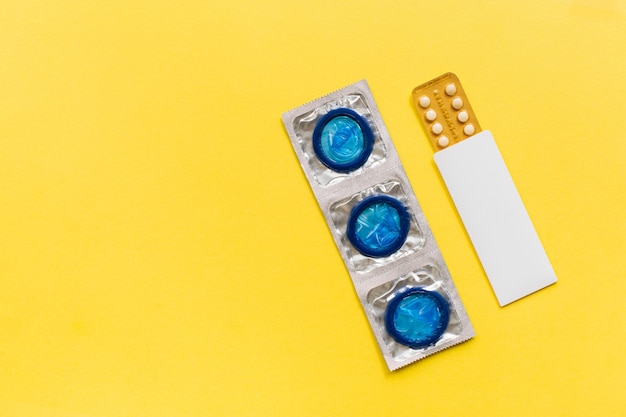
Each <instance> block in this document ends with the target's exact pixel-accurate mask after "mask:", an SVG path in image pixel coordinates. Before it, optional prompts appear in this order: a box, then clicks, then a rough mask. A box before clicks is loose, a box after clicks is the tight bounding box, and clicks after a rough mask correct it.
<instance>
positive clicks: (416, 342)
mask: <svg viewBox="0 0 626 417" xmlns="http://www.w3.org/2000/svg"><path fill="white" fill-rule="evenodd" d="M449 320H450V307H449V306H448V302H447V301H446V300H445V299H444V298H443V297H442V296H441V295H439V294H438V293H436V292H433V291H427V290H424V289H422V288H410V289H408V290H405V291H402V292H400V293H399V294H397V295H396V296H395V297H394V298H393V299H392V300H391V302H390V303H389V305H388V306H387V310H386V311H385V328H386V329H387V332H388V333H389V334H390V335H391V337H393V339H394V340H395V341H396V342H398V343H401V344H403V345H405V346H409V347H410V348H413V349H420V348H423V347H426V346H430V345H432V344H434V343H435V342H436V341H437V340H439V338H440V337H441V335H443V332H445V330H446V328H447V327H448V322H449Z"/></svg>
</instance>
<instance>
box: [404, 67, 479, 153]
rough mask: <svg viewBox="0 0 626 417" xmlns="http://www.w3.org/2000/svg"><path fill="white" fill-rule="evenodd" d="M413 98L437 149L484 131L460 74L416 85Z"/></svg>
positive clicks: (451, 74)
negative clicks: (464, 89)
mask: <svg viewBox="0 0 626 417" xmlns="http://www.w3.org/2000/svg"><path fill="white" fill-rule="evenodd" d="M413 102H414V103H415V108H416V109H417V112H418V113H419V115H420V116H421V117H422V122H423V123H424V126H425V127H426V131H427V133H428V136H429V137H430V140H431V142H432V143H433V145H434V146H435V149H438V150H439V149H444V148H446V147H448V146H450V145H453V144H455V143H458V142H460V141H462V140H465V139H467V138H468V137H470V136H472V135H475V134H476V133H478V132H480V131H481V128H480V125H479V124H478V120H477V119H476V116H474V112H473V111H472V106H470V103H469V100H468V99H467V96H466V95H465V92H464V91H463V88H462V87H461V82H460V81H459V78H458V77H457V76H456V75H454V74H453V73H451V72H449V73H447V74H444V75H442V76H440V77H437V78H435V79H434V80H431V81H428V82H427V83H424V84H422V85H420V86H419V87H415V88H414V89H413Z"/></svg>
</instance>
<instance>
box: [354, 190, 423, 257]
mask: <svg viewBox="0 0 626 417" xmlns="http://www.w3.org/2000/svg"><path fill="white" fill-rule="evenodd" d="M410 222H411V221H410V217H409V213H408V211H407V209H406V207H404V205H403V204H402V203H401V202H400V201H398V200H396V199H395V198H392V197H389V196H386V195H377V196H373V197H368V198H366V199H365V200H363V201H361V202H360V203H359V204H357V205H356V206H355V207H354V208H353V209H352V211H351V212H350V218H349V219H348V229H347V231H346V234H347V236H348V239H349V240H350V242H351V243H352V245H353V246H354V247H355V248H356V249H357V250H358V251H359V252H361V253H362V254H363V255H365V256H369V257H373V258H380V257H384V256H389V255H391V254H392V253H394V252H395V251H397V250H398V249H400V248H401V247H402V245H403V244H404V242H405V240H406V237H407V235H408V234H409V227H410Z"/></svg>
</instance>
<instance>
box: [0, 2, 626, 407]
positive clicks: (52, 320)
mask: <svg viewBox="0 0 626 417" xmlns="http://www.w3.org/2000/svg"><path fill="white" fill-rule="evenodd" d="M446 71H453V72H455V73H456V74H457V75H459V77H460V78H461V81H462V83H463V86H464V88H465V90H466V92H467V94H468V96H469V97H470V100H471V102H472V105H473V107H474V110H475V112H476V114H477V116H478V117H479V120H480V122H481V125H482V126H483V128H485V129H490V130H491V131H492V132H493V134H494V136H495V138H496V140H497V142H498V144H499V147H500V150H501V151H502V153H503V155H504V158H505V160H506V161H507V164H508V167H509V169H510V171H511V174H512V175H513V177H514V179H515V181H516V183H517V186H518V189H519V191H520V194H521V195H522V198H523V199H524V201H525V203H526V206H527V209H528V211H529V213H530V215H531V218H532V219H533V221H534V224H535V227H536V228H537V231H538V233H539V235H540V237H541V239H542V242H543V244H544V246H545V248H546V251H547V253H548V255H549V257H550V259H551V261H552V263H553V266H554V268H555V270H556V272H557V275H558V277H559V282H558V283H557V284H556V285H554V286H552V287H550V288H548V289H545V290H543V291H541V292H539V293H537V294H534V295H532V296H530V297H528V298H526V299H524V300H522V301H519V302H516V303H514V304H512V305H510V306H508V307H505V308H499V307H498V305H497V302H496V300H495V297H494V296H493V294H492V292H491V289H490V287H489V284H488V281H487V279H486V277H485V275H484V274H483V272H482V269H481V267H480V264H479V262H478V259H477V257H476V255H475V253H474V252H473V249H472V247H471V245H470V243H469V240H468V237H467V235H466V233H465V232H464V229H463V227H462V225H461V223H460V221H459V218H458V216H457V214H456V212H455V210H454V208H453V206H452V205H451V201H450V199H449V197H448V195H447V193H446V191H445V188H444V186H443V183H442V181H441V179H440V177H439V175H438V173H437V171H436V168H435V166H434V164H433V162H432V154H433V150H432V147H431V144H430V143H429V141H428V139H427V137H426V134H425V132H424V131H423V128H422V127H421V125H420V122H419V120H417V117H416V113H415V111H414V110H413V106H412V103H411V97H410V94H411V90H412V89H413V87H415V86H417V85H418V84H420V83H423V82H425V81H427V80H429V79H431V78H433V77H435V76H438V75H440V74H442V73H444V72H446ZM362 78H366V79H367V80H368V81H369V83H370V86H371V88H372V90H373V93H374V96H375V97H376V100H377V103H378V105H379V107H380V110H381V112H382V116H383V118H384V120H385V122H386V124H387V127H388V129H389V131H390V133H391V136H392V138H393V139H394V142H395V144H396V147H397V149H398V152H399V154H400V157H401V158H402V160H403V162H404V164H405V168H406V170H407V172H408V175H409V179H410V180H411V182H412V184H413V186H414V190H415V194H416V195H417V197H418V200H419V201H420V203H421V204H422V206H423V209H424V211H425V213H426V216H427V218H428V220H429V222H430V224H431V226H432V229H433V232H434V234H435V237H436V238H437V240H438V242H439V245H440V247H441V250H442V252H443V254H444V257H445V258H446V260H447V262H448V266H449V268H450V270H451V273H452V276H453V278H454V280H455V282H456V285H457V287H458V289H459V292H460V294H461V296H462V298H463V300H464V302H465V305H466V307H467V310H468V312H469V315H470V317H471V319H472V321H473V324H474V326H475V328H476V332H477V336H476V338H475V339H473V340H472V341H470V342H468V343H466V344H464V345H461V346H458V347H455V348H452V349H449V350H447V351H445V352H442V353H440V354H437V355H435V356H433V357H430V358H427V359H425V360H424V361H421V362H419V363H417V364H413V365H411V366H409V367H408V368H405V369H403V370H401V371H399V372H396V373H389V372H388V371H387V369H386V367H385V365H384V362H383V360H382V356H381V354H380V352H379V350H378V347H377V345H376V342H375V340H374V338H373V336H372V333H371V331H370V329H369V326H368V324H367V322H366V319H365V315H364V314H363V312H362V310H361V307H360V305H359V302H358V300H357V298H356V296H355V293H354V290H353V288H352V285H351V282H350V278H349V276H348V273H347V271H346V270H345V267H344V265H343V263H342V260H341V258H340V256H339V253H338V251H337V249H336V247H335V246H334V244H333V241H332V239H331V236H330V233H329V232H328V230H327V228H326V224H325V222H324V219H323V217H322V215H321V212H320V210H319V209H318V207H317V204H316V202H315V199H314V197H313V194H312V193H311V191H310V189H309V187H308V184H307V182H306V179H305V177H304V175H303V174H302V172H301V169H300V166H299V165H298V162H297V159H296V157H295V155H294V153H293V151H292V149H291V145H290V143H289V140H288V138H287V135H286V133H285V131H284V129H283V127H282V124H281V119H280V116H281V113H282V112H284V111H287V110H289V109H291V108H293V107H296V106H298V105H300V104H303V103H305V102H307V101H309V100H312V99H314V98H317V97H319V96H321V95H323V94H326V93H328V92H330V91H332V90H335V89H337V88H340V87H343V86H345V85H347V84H349V83H352V82H354V81H358V80H360V79H362ZM625 161H626V1H624V0H613V1H610V0H604V1H600V0H593V1H592V0H578V1H565V0H561V1H557V0H526V1H520V2H505V1H498V0H493V1H458V2H444V1H428V2H426V1H414V0H412V1H398V2H380V1H369V2H356V1H349V2H337V1H317V2H295V1H278V0H275V1H266V2H260V1H257V2H253V1H249V2H217V1H213V2H209V1H199V0H197V1H194V0H189V1H164V0H159V1H135V0H115V1H95V0H94V1H82V2H81V1H34V0H12V1H7V0H3V1H0V207H1V208H0V416H2V417H16V416H19V417H22V416H28V417H61V416H62V417H78V416H80V417H108V416H111V417H112V416H115V417H117V416H133V417H135V416H141V417H143V416H145V417H160V416H182V417H187V416H194V417H195V416H282V415H284V416H345V415H354V416H376V417H379V416H388V415H409V414H411V415H420V416H427V415H438V416H478V415H480V416H568V417H569V416H596V415H598V416H599V415H603V416H615V415H622V414H623V413H624V407H626V398H625V397H624V395H623V392H624V390H625V388H626V382H625V381H626V355H625V352H626V336H625V335H624V324H625V323H626V307H625V306H626V302H625V301H624V295H625V294H626V276H625V275H624V271H625V270H626V256H625V255H624V249H626V238H625V236H626V221H625V216H624V212H625V211H626V210H625V206H626V204H625V203H626V197H625V193H624V191H625V188H626V187H625V186H626V179H625V178H626V166H625V163H626V162H625Z"/></svg>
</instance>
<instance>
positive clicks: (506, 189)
mask: <svg viewBox="0 0 626 417" xmlns="http://www.w3.org/2000/svg"><path fill="white" fill-rule="evenodd" d="M435 163H436V164H437V167H439V171H440V172H441V176H442V177H443V180H444V182H445V183H446V186H447V187H448V191H449V192H450V195H451V197H452V200H453V201H454V204H455V205H456V208H457V210H458V212H459V215H460V216H461V219H462V220H463V224H464V225H465V229H466V230H467V233H468V234H469V237H470V239H471V240H472V244H473V245H474V248H475V249H476V253H477V254H478V257H479V258H480V262H481V263H482V265H483V269H484V270H485V273H486V274H487V277H488V278H489V281H490V282H491V287H492V288H493V291H494V292H495V294H496V297H497V298H498V302H499V303H500V305H501V306H504V305H506V304H509V303H511V302H513V301H515V300H518V299H520V298H522V297H525V296H527V295H528V294H531V293H533V292H535V291H538V290H540V289H542V288H544V287H546V286H548V285H550V284H553V283H555V282H556V274H555V273H554V270H553V269H552V265H550V261H549V260H548V257H547V256H546V253H545V251H544V249H543V246H542V245H541V242H540V241H539V237H538V236H537V232H536V231H535V228H534V227H533V224H532V222H531V221H530V218H529V217H528V212H527V211H526V208H525V207H524V204H523V203H522V199H521V198H520V196H519V193H518V192H517V189H516V188H515V184H514V183H513V179H512V178H511V175H510V174H509V171H508V169H507V167H506V165H505V164H504V160H503V159H502V155H501V154H500V151H499V150H498V146H497V145H496V142H495V141H494V139H493V136H492V135H491V132H489V131H488V130H485V131H482V132H480V133H478V134H476V135H474V136H472V137H470V138H468V139H466V140H464V141H461V142H459V143H457V144H455V145H454V146H450V147H449V148H447V149H444V150H442V151H439V152H437V153H435Z"/></svg>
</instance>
